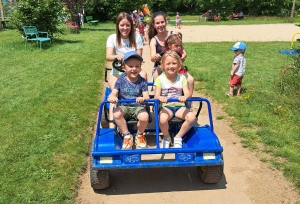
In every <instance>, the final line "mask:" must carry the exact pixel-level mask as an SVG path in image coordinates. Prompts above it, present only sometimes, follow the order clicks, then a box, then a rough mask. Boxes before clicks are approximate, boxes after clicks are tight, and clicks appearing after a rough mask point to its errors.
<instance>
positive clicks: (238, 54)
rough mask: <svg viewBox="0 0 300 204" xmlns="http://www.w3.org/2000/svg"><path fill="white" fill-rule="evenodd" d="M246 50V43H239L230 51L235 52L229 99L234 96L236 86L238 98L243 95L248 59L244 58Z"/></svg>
mask: <svg viewBox="0 0 300 204" xmlns="http://www.w3.org/2000/svg"><path fill="white" fill-rule="evenodd" d="M246 48H247V46H246V44H245V43H244V42H237V43H235V44H234V45H233V47H232V48H230V50H232V51H234V58H233V62H232V69H231V72H230V81H229V86H230V89H229V93H227V94H226V96H228V97H232V96H233V90H234V87H235V86H236V87H237V92H236V93H237V96H239V95H240V94H241V87H242V80H243V77H244V74H245V70H246V58H245V57H244V53H245V51H246Z"/></svg>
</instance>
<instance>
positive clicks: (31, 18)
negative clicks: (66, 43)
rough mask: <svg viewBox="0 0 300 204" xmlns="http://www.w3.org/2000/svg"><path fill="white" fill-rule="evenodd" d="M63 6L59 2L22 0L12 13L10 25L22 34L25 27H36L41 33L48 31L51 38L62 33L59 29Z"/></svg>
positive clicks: (55, 0)
mask: <svg viewBox="0 0 300 204" xmlns="http://www.w3.org/2000/svg"><path fill="white" fill-rule="evenodd" d="M62 11H63V5H62V4H61V3H60V1H57V0H20V1H19V2H18V6H17V7H16V9H15V11H14V12H13V13H12V16H11V22H10V24H11V25H13V26H14V27H16V28H18V29H19V30H20V32H21V33H22V32H23V31H22V27H23V26H36V27H37V28H38V30H40V31H47V32H48V33H49V34H50V35H51V36H53V34H54V33H61V32H62V31H61V30H60V29H59V28H58V24H59V19H58V15H59V13H60V12H62Z"/></svg>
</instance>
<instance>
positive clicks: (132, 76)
mask: <svg viewBox="0 0 300 204" xmlns="http://www.w3.org/2000/svg"><path fill="white" fill-rule="evenodd" d="M141 64H142V62H141V61H140V59H138V58H134V57H132V58H129V59H127V60H126V61H125V62H124V70H125V72H126V74H127V79H128V80H129V81H131V82H135V81H136V80H137V79H138V75H139V73H140V72H141V70H142V69H141Z"/></svg>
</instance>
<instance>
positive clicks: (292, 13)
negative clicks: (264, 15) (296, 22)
mask: <svg viewBox="0 0 300 204" xmlns="http://www.w3.org/2000/svg"><path fill="white" fill-rule="evenodd" d="M295 4H296V0H294V1H293V6H292V12H291V18H290V23H293V17H294V12H295Z"/></svg>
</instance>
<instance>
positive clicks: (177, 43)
mask: <svg viewBox="0 0 300 204" xmlns="http://www.w3.org/2000/svg"><path fill="white" fill-rule="evenodd" d="M168 47H169V49H170V50H174V51H177V52H179V51H180V50H182V43H181V42H180V41H179V40H176V41H175V42H174V43H172V44H170V45H168Z"/></svg>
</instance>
